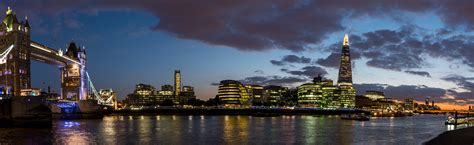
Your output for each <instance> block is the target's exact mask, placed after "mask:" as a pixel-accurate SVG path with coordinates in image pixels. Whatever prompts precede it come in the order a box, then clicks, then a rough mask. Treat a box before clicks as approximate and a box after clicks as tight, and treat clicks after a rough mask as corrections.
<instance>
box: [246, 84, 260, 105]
mask: <svg viewBox="0 0 474 145" xmlns="http://www.w3.org/2000/svg"><path fill="white" fill-rule="evenodd" d="M245 88H247V92H248V94H249V98H250V101H251V102H252V104H253V105H256V106H259V105H263V104H264V102H265V99H264V96H263V87H262V86H260V85H245Z"/></svg>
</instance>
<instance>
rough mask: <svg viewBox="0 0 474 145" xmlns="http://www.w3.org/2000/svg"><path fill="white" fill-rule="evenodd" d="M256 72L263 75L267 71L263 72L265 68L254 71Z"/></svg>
mask: <svg viewBox="0 0 474 145" xmlns="http://www.w3.org/2000/svg"><path fill="white" fill-rule="evenodd" d="M253 72H254V73H255V74H259V75H263V74H265V72H263V70H255V71H253Z"/></svg>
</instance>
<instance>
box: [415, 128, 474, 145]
mask: <svg viewBox="0 0 474 145" xmlns="http://www.w3.org/2000/svg"><path fill="white" fill-rule="evenodd" d="M424 144H425V145H446V144H453V145H472V144H474V127H467V128H462V129H457V130H451V131H446V132H443V133H442V134H440V135H438V136H437V137H435V138H433V139H431V140H430V141H428V142H425V143H424Z"/></svg>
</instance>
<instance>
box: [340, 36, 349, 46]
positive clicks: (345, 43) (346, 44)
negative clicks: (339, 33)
mask: <svg viewBox="0 0 474 145" xmlns="http://www.w3.org/2000/svg"><path fill="white" fill-rule="evenodd" d="M342 45H344V46H349V35H347V34H346V35H344V42H343V43H342Z"/></svg>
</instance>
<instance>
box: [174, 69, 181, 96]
mask: <svg viewBox="0 0 474 145" xmlns="http://www.w3.org/2000/svg"><path fill="white" fill-rule="evenodd" d="M179 93H181V72H180V71H179V70H175V71H174V95H175V96H176V97H179Z"/></svg>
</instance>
